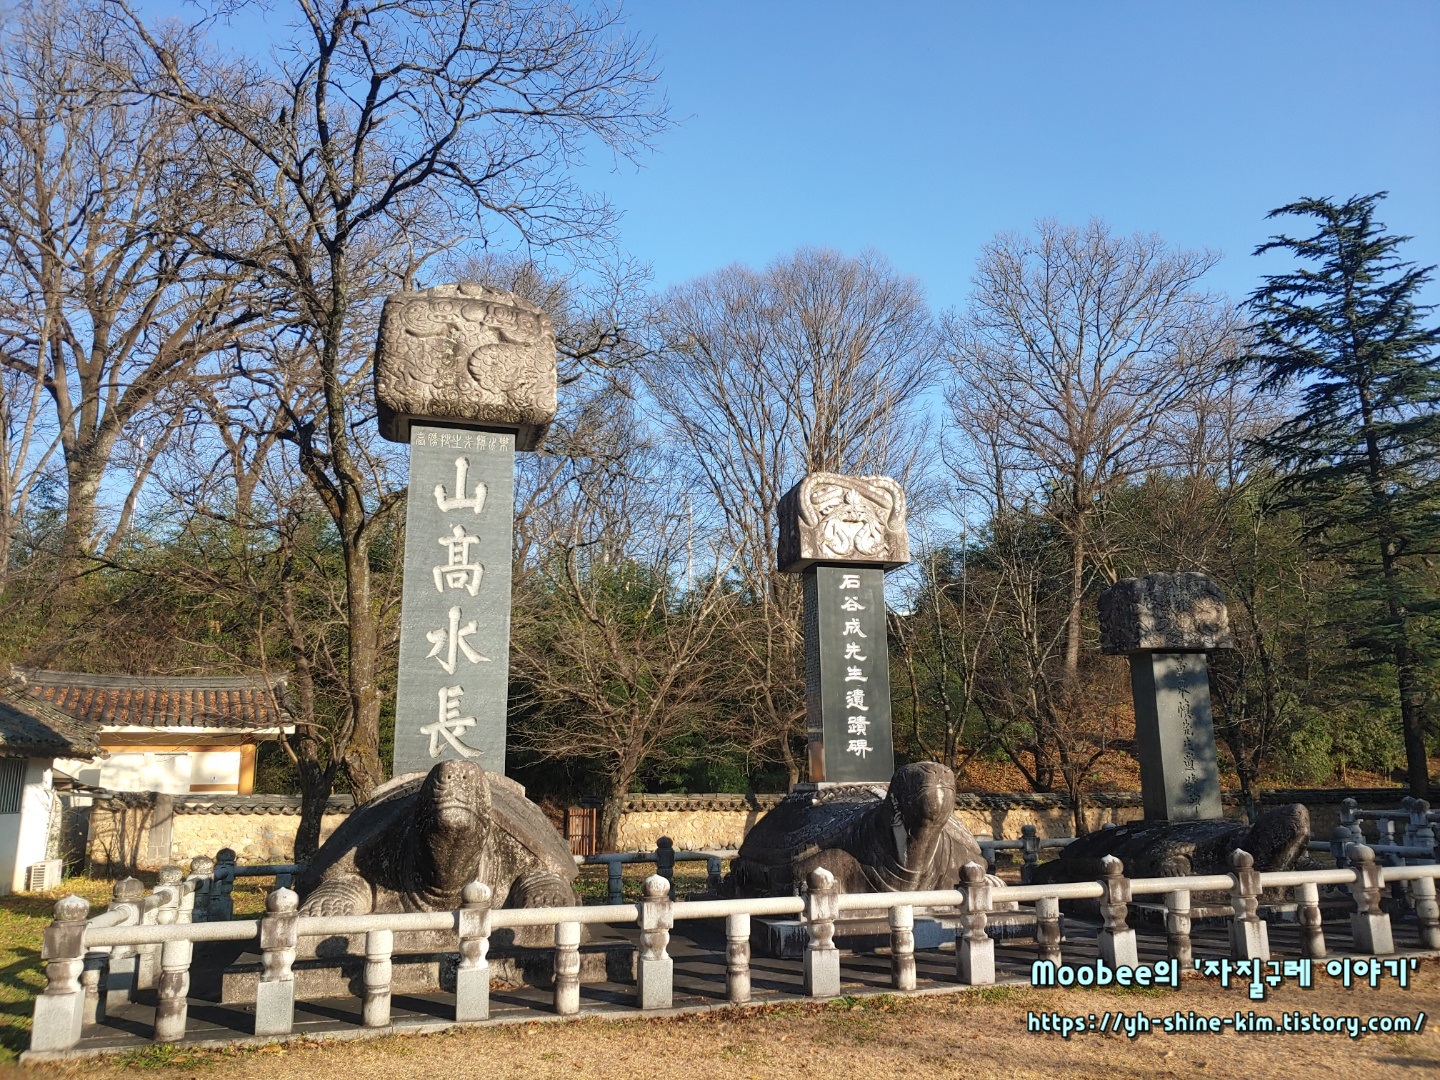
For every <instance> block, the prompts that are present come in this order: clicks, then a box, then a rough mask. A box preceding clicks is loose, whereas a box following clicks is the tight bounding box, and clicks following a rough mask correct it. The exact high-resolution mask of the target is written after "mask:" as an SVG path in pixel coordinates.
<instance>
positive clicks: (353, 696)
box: [345, 543, 385, 806]
mask: <svg viewBox="0 0 1440 1080" xmlns="http://www.w3.org/2000/svg"><path fill="white" fill-rule="evenodd" d="M366 547H368V545H364V544H361V543H355V544H350V545H347V547H346V552H345V577H346V582H345V586H346V588H345V595H346V600H347V602H348V607H349V615H350V619H349V627H348V628H347V629H348V636H347V642H346V645H347V651H348V660H349V665H348V671H347V673H346V681H347V684H348V685H347V687H346V689H347V691H348V693H349V697H350V708H351V715H352V716H354V718H355V724H354V727H353V728H351V731H350V740H349V742H348V743H347V744H346V747H345V775H346V777H347V778H348V779H349V781H350V790H351V792H352V793H353V794H354V796H355V803H356V805H357V806H358V805H359V804H360V803H363V802H365V801H366V800H368V799H369V798H370V793H371V792H372V791H374V790H375V788H377V787H378V786H379V785H380V784H381V783H382V782H383V781H384V779H385V770H384V766H383V765H382V764H381V762H380V693H379V691H378V689H377V688H376V686H375V667H376V654H377V652H378V651H379V641H378V629H379V628H378V624H377V621H376V618H375V613H374V611H372V610H371V607H370V560H369V552H368V551H367V550H365V549H366Z"/></svg>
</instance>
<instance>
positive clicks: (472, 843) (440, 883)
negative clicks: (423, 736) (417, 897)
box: [410, 760, 492, 910]
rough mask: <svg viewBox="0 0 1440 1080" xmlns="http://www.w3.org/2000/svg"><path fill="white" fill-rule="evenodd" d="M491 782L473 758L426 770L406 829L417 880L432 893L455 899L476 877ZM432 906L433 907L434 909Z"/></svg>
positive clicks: (488, 825)
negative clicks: (408, 829) (408, 834)
mask: <svg viewBox="0 0 1440 1080" xmlns="http://www.w3.org/2000/svg"><path fill="white" fill-rule="evenodd" d="M491 827H492V826H491V807H490V785H489V782H488V781H487V780H486V779H485V770H484V769H483V768H481V767H480V766H479V765H478V764H477V763H475V762H473V761H464V760H460V761H442V762H440V764H438V765H436V766H435V767H434V768H433V769H431V770H430V772H429V774H428V775H427V776H426V777H425V782H424V783H423V784H421V785H420V792H419V795H418V797H417V799H416V802H415V816H414V818H413V819H412V822H411V827H410V840H411V845H412V846H411V851H410V856H411V858H413V859H414V865H415V869H416V870H417V871H418V875H417V877H416V879H415V880H416V883H417V884H420V885H421V887H422V888H423V891H424V892H426V893H427V894H432V895H431V896H430V899H431V900H432V901H433V900H435V899H437V898H438V897H440V896H445V897H449V896H450V895H451V894H452V893H453V894H454V896H456V897H458V896H459V895H460V890H461V889H462V888H464V887H465V885H466V884H467V883H468V882H470V881H473V880H474V879H475V875H476V872H477V869H478V867H479V866H480V861H481V859H482V858H483V857H484V854H485V850H486V848H487V846H488V845H489V842H490V831H491ZM431 910H434V909H433V908H432V909H431Z"/></svg>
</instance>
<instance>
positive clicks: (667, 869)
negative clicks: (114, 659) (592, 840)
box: [575, 836, 738, 904]
mask: <svg viewBox="0 0 1440 1080" xmlns="http://www.w3.org/2000/svg"><path fill="white" fill-rule="evenodd" d="M736 854H738V853H737V852H735V851H676V850H675V842H674V841H673V840H671V839H670V837H668V836H662V837H660V842H659V843H658V844H657V845H656V846H655V851H654V852H653V853H651V852H648V851H617V852H612V853H609V854H604V855H576V856H575V862H576V864H578V865H581V866H604V867H606V893H607V899H608V902H609V903H612V904H618V903H620V901H621V899H623V897H624V892H623V888H622V873H623V871H624V868H625V867H626V866H631V865H633V864H635V863H654V864H655V873H656V874H657V875H659V876H660V877H662V878H664V879H665V880H666V881H668V882H669V883H670V895H671V896H672V897H674V895H675V864H676V863H682V862H703V863H705V892H706V893H707V894H708V895H710V896H719V895H720V878H721V875H722V874H723V873H724V869H725V866H724V862H725V860H726V859H733V858H735V856H736Z"/></svg>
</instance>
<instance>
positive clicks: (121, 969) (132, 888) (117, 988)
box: [105, 877, 145, 1006]
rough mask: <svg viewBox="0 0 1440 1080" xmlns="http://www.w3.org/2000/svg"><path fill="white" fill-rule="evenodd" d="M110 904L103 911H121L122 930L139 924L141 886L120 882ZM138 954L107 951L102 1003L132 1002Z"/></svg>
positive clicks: (127, 948)
mask: <svg viewBox="0 0 1440 1080" xmlns="http://www.w3.org/2000/svg"><path fill="white" fill-rule="evenodd" d="M110 896H111V900H110V903H109V904H108V905H107V906H106V910H107V911H119V910H122V909H123V910H124V911H125V913H126V915H125V923H124V925H126V926H137V925H139V923H140V902H141V901H142V900H143V899H144V898H145V886H144V885H142V884H140V881H139V879H138V878H133V877H127V878H121V879H120V880H119V881H117V882H116V883H115V885H114V886H113V887H112V888H111V890H110ZM139 961H140V953H139V950H138V949H137V948H136V947H135V946H134V945H116V946H115V947H114V948H113V949H111V950H110V963H109V965H108V970H107V972H106V975H105V999H106V1004H107V1006H108V1005H109V1004H110V1003H111V1002H118V1003H120V1004H125V1003H126V1002H129V1001H131V1000H133V998H134V996H135V990H136V983H135V977H136V968H137V967H138V965H139Z"/></svg>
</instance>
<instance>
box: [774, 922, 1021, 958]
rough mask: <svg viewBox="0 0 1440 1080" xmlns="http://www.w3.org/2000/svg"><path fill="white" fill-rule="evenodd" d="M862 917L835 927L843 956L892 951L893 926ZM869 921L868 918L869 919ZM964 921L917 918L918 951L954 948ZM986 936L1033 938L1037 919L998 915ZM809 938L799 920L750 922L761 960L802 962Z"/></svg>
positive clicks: (836, 943)
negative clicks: (945, 946) (946, 946)
mask: <svg viewBox="0 0 1440 1080" xmlns="http://www.w3.org/2000/svg"><path fill="white" fill-rule="evenodd" d="M858 914H859V916H860V917H858V918H850V919H839V920H836V923H835V945H836V947H837V948H838V949H839V950H840V951H841V952H842V953H873V952H876V951H878V950H880V949H888V948H890V922H889V919H888V918H887V917H886V916H885V915H883V914H881V915H879V916H878V917H877V916H876V915H875V914H873V913H866V912H859V913H858ZM867 915H868V916H869V917H866V916H867ZM959 926H960V917H959V916H958V915H953V914H940V913H934V914H925V915H922V914H919V913H917V914H916V916H915V948H916V949H917V950H919V949H938V948H939V947H940V946H941V945H953V944H954V943H955V935H956V932H957V930H958V929H959ZM985 933H986V934H987V935H989V936H990V937H991V938H992V939H994V940H997V941H1003V940H1009V939H1011V938H1027V937H1033V936H1034V934H1035V916H1034V915H1033V914H1032V913H1031V912H1028V911H995V912H991V913H990V914H989V916H988V917H987V922H986V926H985ZM809 940H810V937H809V934H808V933H806V930H805V925H804V924H803V923H802V922H801V921H800V920H799V919H786V918H781V917H778V916H777V917H769V916H756V917H755V918H753V919H751V920H750V948H751V950H752V951H753V952H754V954H755V955H757V956H767V957H770V958H772V959H776V960H799V959H801V958H803V957H804V955H805V946H806V944H807V943H808V942H809Z"/></svg>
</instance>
